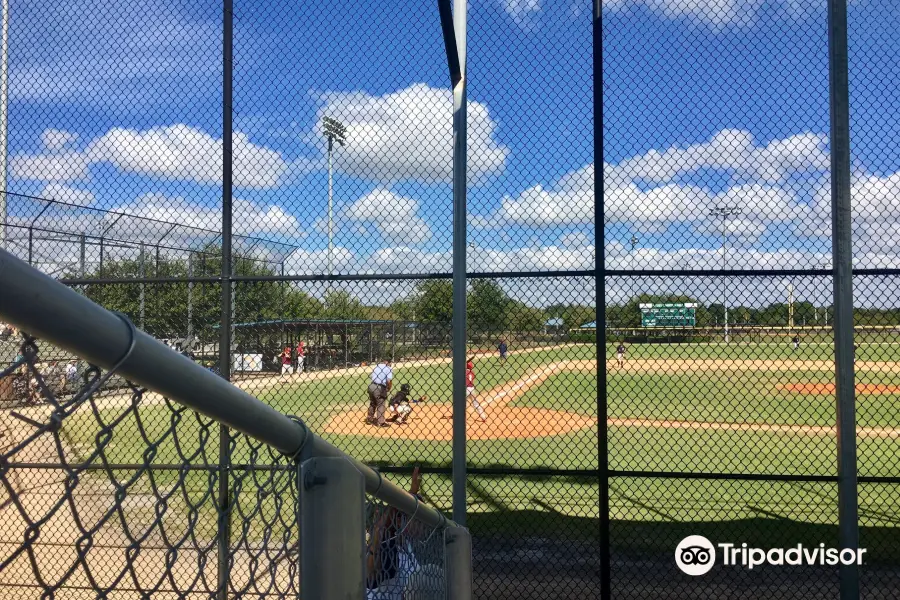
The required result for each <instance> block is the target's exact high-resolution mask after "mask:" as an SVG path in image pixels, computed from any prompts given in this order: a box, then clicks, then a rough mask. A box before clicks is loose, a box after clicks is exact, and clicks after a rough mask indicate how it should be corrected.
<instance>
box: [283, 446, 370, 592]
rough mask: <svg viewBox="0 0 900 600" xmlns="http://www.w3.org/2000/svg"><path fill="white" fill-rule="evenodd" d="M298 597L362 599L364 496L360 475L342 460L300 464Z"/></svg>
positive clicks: (313, 459)
mask: <svg viewBox="0 0 900 600" xmlns="http://www.w3.org/2000/svg"><path fill="white" fill-rule="evenodd" d="M299 479H300V480H299V481H298V482H297V483H298V486H299V488H300V493H299V499H300V511H299V512H300V514H299V517H300V574H301V576H300V597H301V598H316V600H345V599H348V598H363V597H365V571H366V520H365V519H366V515H365V513H366V510H365V503H366V496H365V483H364V479H363V475H362V473H360V472H359V471H358V470H357V469H356V467H354V466H353V464H352V463H351V462H350V461H348V460H347V459H346V458H311V459H309V460H306V461H304V462H303V464H302V465H301V466H300V478H299Z"/></svg>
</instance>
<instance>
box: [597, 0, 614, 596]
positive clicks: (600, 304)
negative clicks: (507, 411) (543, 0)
mask: <svg viewBox="0 0 900 600" xmlns="http://www.w3.org/2000/svg"><path fill="white" fill-rule="evenodd" d="M593 5H594V7H593V23H594V25H593V51H594V56H593V72H594V165H595V166H596V165H603V164H604V162H603V161H604V151H603V5H602V1H601V0H594V3H593ZM604 208H605V207H604V181H603V168H602V167H601V168H596V167H595V168H594V289H595V299H594V303H595V307H594V318H595V319H596V329H595V332H596V333H595V338H594V342H595V344H596V346H595V351H596V353H597V468H598V469H597V470H598V472H599V481H598V482H597V483H598V487H599V490H598V492H599V493H598V496H599V498H598V500H599V501H598V505H599V506H598V509H599V513H600V515H599V516H600V531H599V532H598V533H599V535H600V598H602V599H604V600H608V599H609V598H611V597H612V592H611V590H610V581H611V579H612V574H611V548H610V539H609V532H610V526H609V454H608V449H607V443H608V441H609V439H608V431H607V408H608V407H607V404H606V232H605V229H604V227H603V224H604V222H605V215H604Z"/></svg>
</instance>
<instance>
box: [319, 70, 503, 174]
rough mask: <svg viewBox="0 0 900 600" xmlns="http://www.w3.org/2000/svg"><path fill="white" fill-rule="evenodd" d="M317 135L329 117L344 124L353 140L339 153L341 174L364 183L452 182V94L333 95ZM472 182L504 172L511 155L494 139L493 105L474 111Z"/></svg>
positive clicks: (474, 105) (413, 90)
mask: <svg viewBox="0 0 900 600" xmlns="http://www.w3.org/2000/svg"><path fill="white" fill-rule="evenodd" d="M319 101H320V102H321V103H322V107H321V108H320V109H319V112H318V124H317V125H316V127H317V131H319V130H321V128H322V125H321V121H322V118H324V117H325V116H328V117H331V118H334V119H337V120H339V121H340V122H342V123H343V124H344V125H345V126H346V128H347V140H346V143H345V145H344V146H343V147H338V149H337V150H336V151H335V153H334V161H335V168H336V169H338V170H340V171H343V172H344V173H347V174H348V175H351V176H353V177H359V178H361V179H370V180H375V181H382V182H390V181H400V180H417V181H424V182H429V183H439V182H449V181H450V180H451V176H452V149H453V147H452V142H453V123H452V106H453V99H452V95H451V92H450V90H447V89H442V88H433V87H430V86H428V85H426V84H424V83H417V84H414V85H412V86H410V87H408V88H406V89H403V90H400V91H397V92H392V93H389V94H384V95H382V96H374V95H371V94H368V93H365V92H347V93H344V92H329V93H324V94H321V95H320V96H319ZM468 111H469V112H468V143H469V157H470V159H469V164H468V167H469V182H470V183H475V184H477V183H479V182H481V181H484V180H485V179H486V178H488V177H491V176H495V175H498V174H500V173H502V172H503V169H504V166H505V163H506V158H507V156H508V155H509V150H508V149H507V148H506V147H505V146H503V145H501V144H500V143H499V142H498V141H497V140H496V139H494V135H495V132H496V128H497V125H496V123H495V122H494V119H493V118H492V117H491V115H490V112H489V111H488V108H487V105H485V104H483V103H480V102H474V101H470V102H469V106H468Z"/></svg>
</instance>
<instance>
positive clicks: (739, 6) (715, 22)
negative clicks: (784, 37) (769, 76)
mask: <svg viewBox="0 0 900 600" xmlns="http://www.w3.org/2000/svg"><path fill="white" fill-rule="evenodd" d="M767 5H768V6H773V7H777V9H778V10H779V11H783V12H785V13H787V16H788V17H790V18H794V19H797V18H802V17H805V16H807V15H809V14H811V13H812V12H813V11H814V10H816V9H817V8H819V9H820V10H821V4H820V3H817V2H815V1H814V0H774V1H767V0H603V8H604V9H606V10H610V11H620V12H622V11H627V10H634V9H635V8H636V7H643V8H645V9H647V10H650V11H652V12H653V13H655V14H657V15H659V16H660V17H663V18H666V19H684V20H686V21H688V22H690V23H693V24H695V25H699V26H702V27H707V28H709V29H712V30H714V31H719V30H722V29H724V28H726V27H749V26H751V25H753V24H754V23H755V22H756V21H757V20H758V19H759V16H760V14H761V12H762V10H763V9H764V8H765V7H766V6H767Z"/></svg>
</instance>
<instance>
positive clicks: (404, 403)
mask: <svg viewBox="0 0 900 600" xmlns="http://www.w3.org/2000/svg"><path fill="white" fill-rule="evenodd" d="M411 394H412V388H411V387H410V385H409V384H408V383H404V384H403V385H401V386H400V391H399V392H397V393H396V394H394V396H393V397H392V398H391V400H390V403H389V404H388V412H390V413H391V416H390V417H389V418H388V419H387V420H388V421H390V422H392V423H397V424H398V425H406V422H407V421H408V420H409V415H411V414H412V412H413V407H412V404H418V403H419V402H425V401H426V400H428V396H422V397H420V398H411V397H410V395H411ZM411 403H412V404H411Z"/></svg>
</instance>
